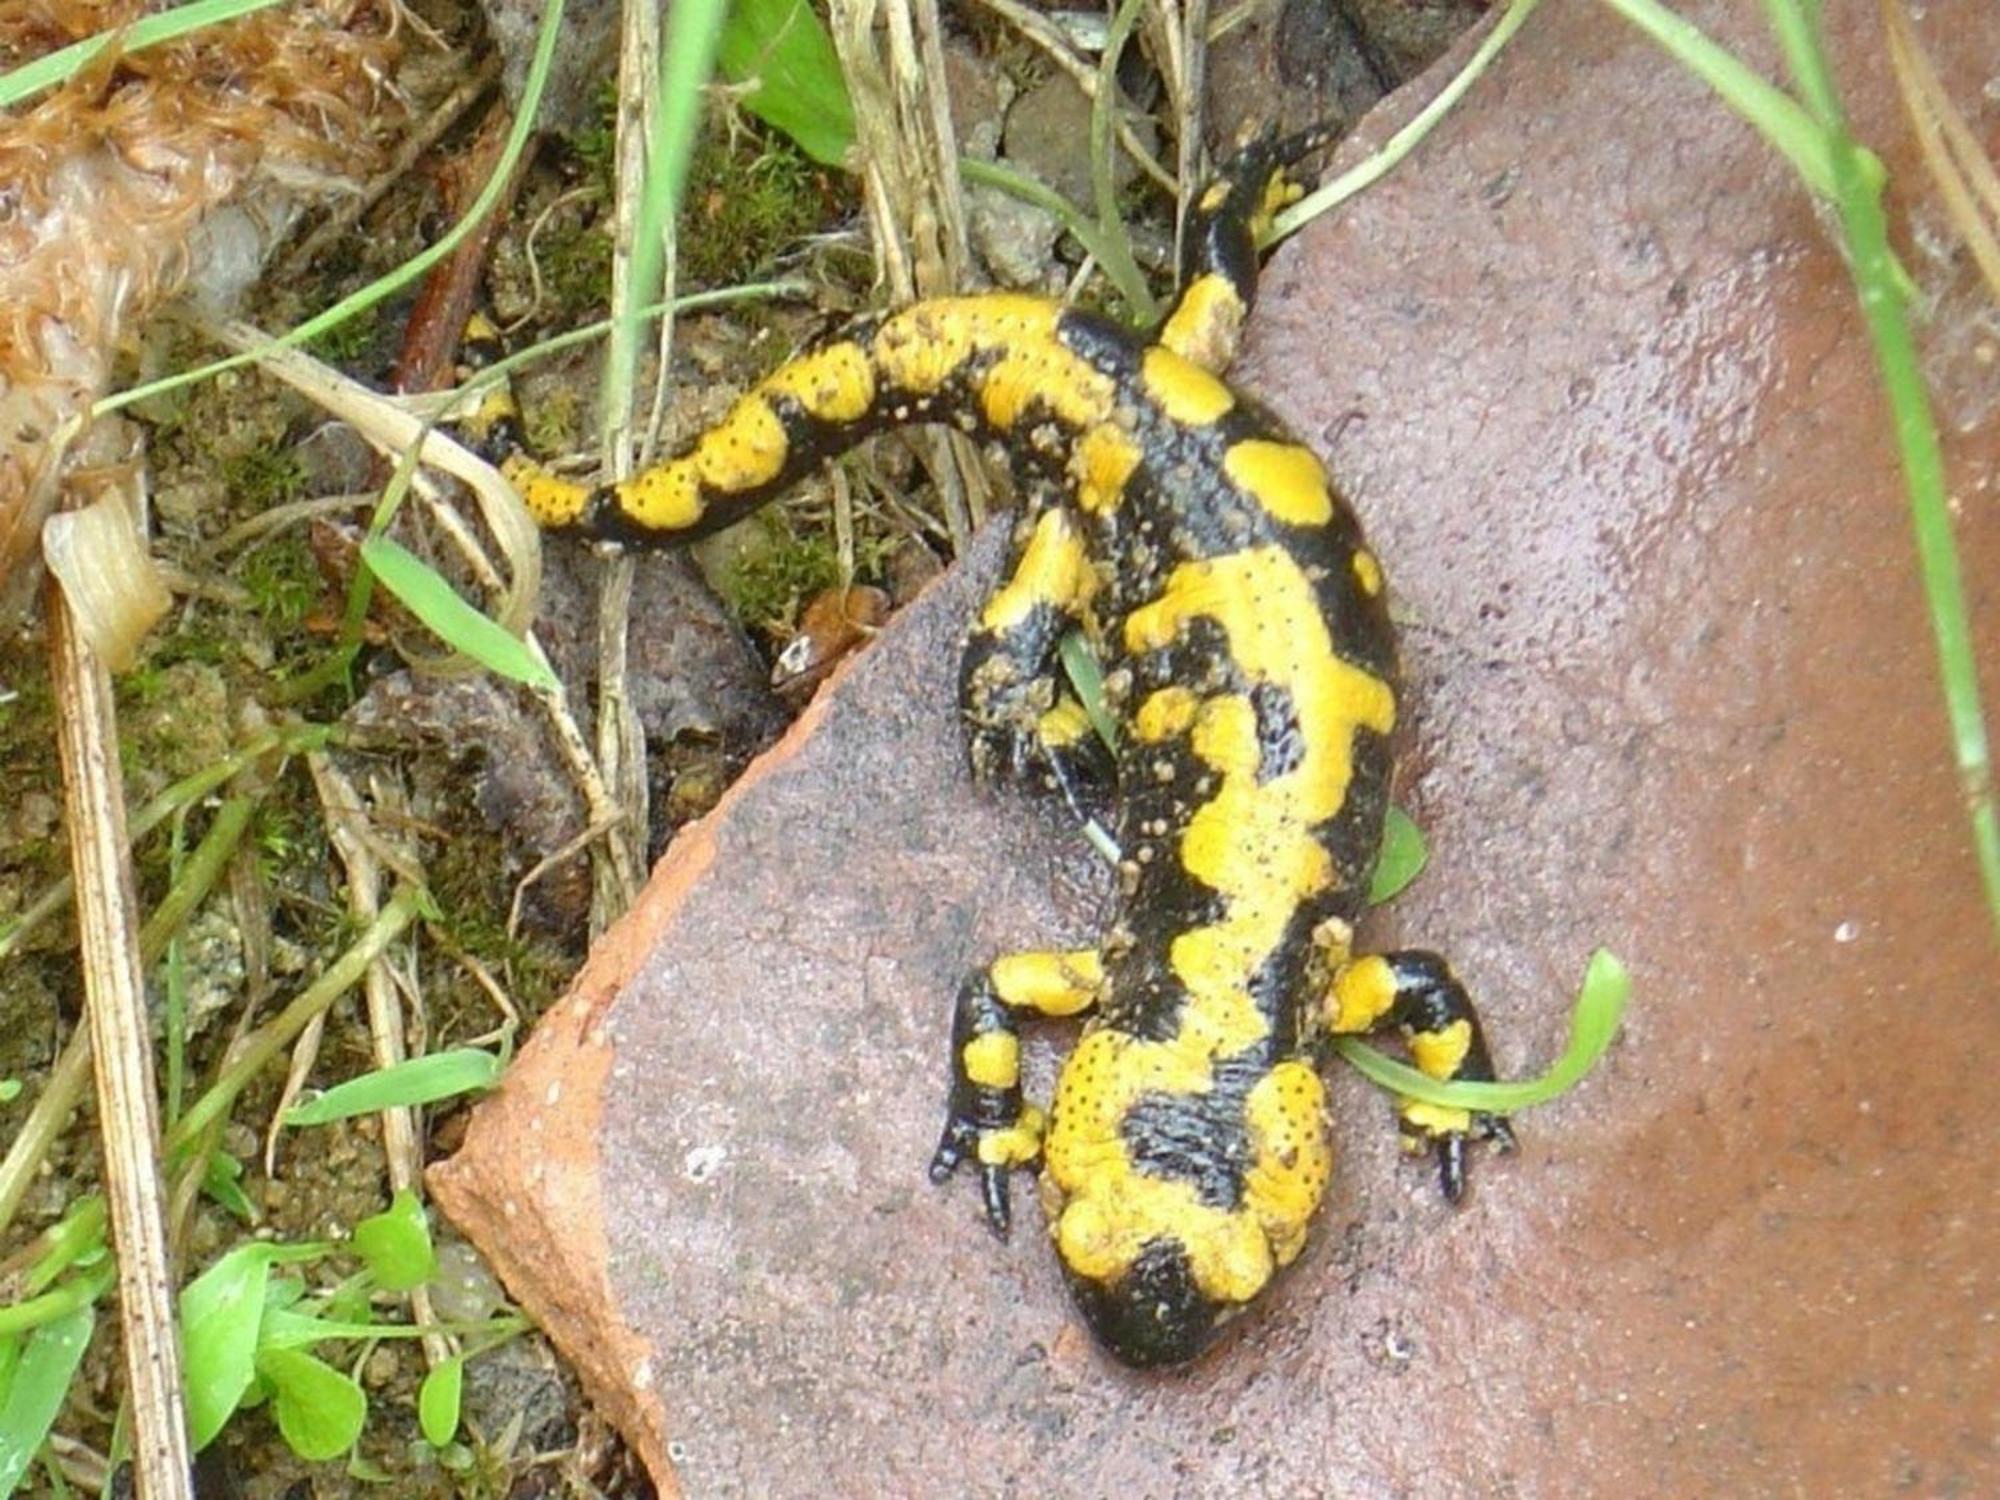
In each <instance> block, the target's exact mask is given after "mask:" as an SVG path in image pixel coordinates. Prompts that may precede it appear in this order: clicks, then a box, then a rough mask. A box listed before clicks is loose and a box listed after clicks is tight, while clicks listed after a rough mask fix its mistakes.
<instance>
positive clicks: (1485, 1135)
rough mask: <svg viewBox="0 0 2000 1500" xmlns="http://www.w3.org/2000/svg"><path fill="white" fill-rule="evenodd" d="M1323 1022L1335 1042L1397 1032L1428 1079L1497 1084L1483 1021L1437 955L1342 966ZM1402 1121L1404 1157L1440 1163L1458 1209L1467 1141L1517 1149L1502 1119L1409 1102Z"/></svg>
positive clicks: (1413, 953)
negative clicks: (1425, 1156) (1421, 1157)
mask: <svg viewBox="0 0 2000 1500" xmlns="http://www.w3.org/2000/svg"><path fill="white" fill-rule="evenodd" d="M1324 1021H1325V1029H1326V1031H1327V1032H1329V1033H1331V1034H1333V1035H1338V1036H1357V1035H1363V1034H1366V1033H1368V1032H1374V1031H1386V1030H1390V1029H1394V1030H1396V1031H1398V1032H1400V1033H1401V1035H1402V1038H1403V1045H1404V1046H1405V1047H1407V1048H1408V1049H1409V1053H1410V1062H1411V1064H1412V1065H1413V1066H1414V1067H1415V1068H1416V1069H1417V1071H1418V1072H1420V1073H1422V1074H1423V1075H1424V1076H1425V1077H1427V1078H1436V1079H1439V1080H1441V1081H1444V1082H1454V1081H1457V1080H1460V1079H1464V1080H1468V1081H1472V1082H1477V1083H1486V1082H1490V1081H1491V1080H1492V1078H1493V1057H1492V1054H1491V1053H1490V1052H1489V1051H1488V1050H1487V1046H1486V1033H1485V1031H1484V1029H1483V1028H1482V1027H1481V1026H1480V1024H1479V1013H1478V1012H1477V1011H1476V1010H1474V1009H1473V1005H1472V998H1471V996H1469V995H1467V994H1466V992H1465V986H1464V985H1463V984H1461V983H1459V981H1458V976H1457V975H1455V974H1453V973H1452V972H1451V968H1450V966H1449V965H1448V964H1446V963H1445V961H1444V960H1443V959H1442V958H1440V957H1439V956H1438V955H1437V954H1435V953H1426V952H1423V951H1421V950H1419V949H1408V950H1405V951H1403V952H1400V953H1387V954H1380V953H1378V954H1370V955H1369V956H1368V957H1366V958H1357V959H1353V960H1351V961H1350V962H1348V963H1345V964H1342V965H1341V967H1340V968H1339V969H1338V970H1337V971H1336V972H1335V974H1334V976H1333V983H1332V984H1331V985H1330V986H1329V987H1328V991H1327V996H1326V1009H1325V1016H1324ZM1397 1114H1398V1116H1399V1118H1400V1120H1401V1123H1402V1133H1403V1147H1404V1149H1405V1150H1407V1151H1410V1152H1412V1153H1419V1152H1429V1153H1431V1154H1433V1155H1435V1156H1436V1158H1437V1163H1438V1181H1439V1185H1440V1186H1441V1187H1442V1188H1443V1189H1444V1195H1445V1197H1446V1198H1448V1199H1449V1200H1450V1201H1451V1202H1453V1203H1456V1202H1458V1200H1459V1199H1460V1198H1462V1197H1463V1196H1464V1195H1465V1143H1466V1142H1467V1141H1468V1140H1488V1141H1492V1142H1494V1143H1495V1144H1497V1145H1498V1146H1499V1147H1500V1148H1501V1149H1502V1150H1503V1151H1511V1150H1512V1149H1513V1147H1514V1132H1513V1129H1512V1128H1511V1127H1510V1126H1509V1125H1508V1124H1507V1121H1506V1120H1505V1119H1504V1118H1503V1117H1501V1116H1499V1115H1489V1114H1483V1113H1479V1112H1476V1111H1472V1110H1463V1109H1447V1108H1445V1107H1443V1106H1441V1105H1436V1104H1427V1103H1425V1102H1424V1101H1423V1100H1421V1099H1407V1098H1406V1099H1404V1100H1403V1101H1402V1102H1401V1104H1400V1105H1399V1106H1398V1109H1397Z"/></svg>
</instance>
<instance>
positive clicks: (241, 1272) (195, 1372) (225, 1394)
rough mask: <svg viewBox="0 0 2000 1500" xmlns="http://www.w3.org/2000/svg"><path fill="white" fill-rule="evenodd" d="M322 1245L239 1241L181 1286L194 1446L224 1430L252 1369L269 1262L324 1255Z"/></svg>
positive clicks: (203, 1444)
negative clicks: (268, 1243)
mask: <svg viewBox="0 0 2000 1500" xmlns="http://www.w3.org/2000/svg"><path fill="white" fill-rule="evenodd" d="M326 1250H327V1247H326V1246H325V1245H318V1244H312V1245H265V1244H249V1245H239V1246H237V1247H236V1248H235V1249H234V1250H231V1251H230V1252H229V1253H228V1254H227V1255H225V1256H223V1257H222V1259H220V1260H218V1261H217V1262H216V1263H215V1264H214V1265H212V1266H210V1267H209V1268H208V1269H207V1270H206V1271H204V1272H202V1273H201V1275H199V1276H197V1277H196V1278H195V1279H194V1280H193V1281H191V1282H189V1283H188V1284H187V1286H186V1287H184V1288H183V1289H182V1291H181V1302H180V1311H181V1358H182V1362H183V1364H184V1366H185V1369H184V1372H183V1376H182V1380H183V1383H184V1384H185V1385H186V1387H187V1397H188V1428H189V1431H190V1433H191V1434H192V1436H193V1438H194V1445H195V1447H196V1448H197V1449H201V1448H205V1447H207V1446H208V1445H209V1443H210V1442H212V1441H214V1438H215V1435H216V1434H217V1433H218V1432H220V1431H222V1424H223V1423H225V1422H227V1421H228V1420H229V1414H230V1413H231V1412H233V1411H235V1410H236V1408H237V1406H238V1405H239V1404H240V1403H241V1402H242V1400H243V1396H244V1393H245V1392H246V1391H248V1390H249V1388H250V1381H251V1377H252V1376H253V1375H254V1374H255V1373H256V1355H257V1334H258V1330H259V1329H260V1328H261V1327H262V1325H263V1321H264V1291H265V1285H266V1283H267V1282H268V1281H269V1279H270V1274H271V1267H272V1266H274V1265H278V1264H281V1263H286V1262H291V1261H299V1260H311V1259H313V1258H314V1257H316V1256H320V1255H324V1254H325V1253H326Z"/></svg>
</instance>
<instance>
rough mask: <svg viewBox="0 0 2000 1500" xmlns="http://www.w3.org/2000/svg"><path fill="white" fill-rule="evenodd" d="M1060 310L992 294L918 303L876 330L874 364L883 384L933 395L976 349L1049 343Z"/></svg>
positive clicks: (1026, 299) (1042, 302)
mask: <svg viewBox="0 0 2000 1500" xmlns="http://www.w3.org/2000/svg"><path fill="white" fill-rule="evenodd" d="M1058 315H1059V309H1058V308H1057V307H1056V305H1055V304H1054V303H1053V302H1050V301H1048V300H1046V299H1045V298H1041V297H1022V296H1011V295H1001V294H991V295H988V296H984V297H940V298H937V299H936V300H934V301H930V302H919V303H917V304H916V305H915V306H914V307H908V308H905V309H904V310H903V311H901V312H899V313H897V314H896V315H895V316H894V317H891V318H889V319H887V320H886V321H885V322H884V323H883V324H882V326H881V327H880V328H878V329H877V330H876V331H875V344H874V355H875V368H876V370H877V372H878V373H879V375H880V378H881V381H882V383H883V384H884V385H888V386H894V387H897V388H899V389H901V390H904V391H908V392H910V393H911V394H912V395H917V396H926V395H932V394H934V393H936V392H937V391H940V390H942V389H943V388H944V385H945V382H947V381H948V380H950V379H951V378H952V377H953V376H954V375H956V374H958V373H959V371H960V369H961V368H962V367H963V366H964V364H965V362H966V360H967V359H969V358H971V356H972V354H973V353H974V352H975V351H976V350H979V349H984V348H1005V349H1011V348H1017V347H1020V346H1021V345H1023V344H1028V343H1036V342H1052V341H1053V340H1054V337H1055V326H1056V318H1057V316H1058Z"/></svg>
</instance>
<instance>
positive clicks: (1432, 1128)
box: [1398, 1099, 1472, 1153]
mask: <svg viewBox="0 0 2000 1500" xmlns="http://www.w3.org/2000/svg"><path fill="white" fill-rule="evenodd" d="M1398 1113H1399V1114H1401V1115H1402V1117H1403V1123H1404V1124H1405V1125H1408V1126H1410V1127H1411V1128H1412V1129H1414V1130H1416V1131H1419V1132H1420V1133H1422V1134H1423V1135H1427V1136H1440V1135H1453V1134H1457V1135H1463V1134H1465V1133H1466V1132H1467V1131H1468V1130H1470V1129H1471V1128H1472V1116H1471V1115H1470V1114H1468V1113H1467V1112H1466V1111H1465V1110H1462V1109H1447V1108H1446V1107H1445V1106H1444V1105H1442V1104H1426V1103H1424V1102H1423V1101H1422V1100H1421V1099H1408V1100H1405V1101H1404V1103H1403V1107H1402V1109H1401V1110H1399V1111H1398ZM1404 1145H1405V1147H1406V1148H1407V1149H1408V1150H1409V1151H1411V1152H1413V1153H1414V1152H1418V1151H1421V1150H1423V1149H1424V1148H1423V1144H1422V1142H1421V1141H1407V1140H1406V1141H1405V1142H1404Z"/></svg>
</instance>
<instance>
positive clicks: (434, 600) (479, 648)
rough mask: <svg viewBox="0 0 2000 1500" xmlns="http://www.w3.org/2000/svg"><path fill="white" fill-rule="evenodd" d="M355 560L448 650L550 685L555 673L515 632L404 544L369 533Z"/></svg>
mask: <svg viewBox="0 0 2000 1500" xmlns="http://www.w3.org/2000/svg"><path fill="white" fill-rule="evenodd" d="M361 560H362V561H363V562H364V563H366V564H368V570H369V571H370V572H371V573H373V574H374V575H375V576H376V577H377V578H378V579H380V580H381V581H382V586H383V587H384V588H386V589H387V590H388V591H389V592H390V593H392V594H394V595H395V596H396V597H397V598H398V599H399V600H401V601H402V604H403V607H404V608H405V609H407V610H409V612H410V613H411V614H413V615H415V616H416V617H417V618H418V619H419V620H422V621H423V622H424V623H425V624H426V625H428V626H430V628H431V629H432V630H433V631H435V632H436V633H437V635H438V637H439V638H440V639H441V640H443V641H444V643H445V644H446V645H448V646H450V647H451V648H452V649H453V650H454V651H461V652H463V653H464V654H465V655H467V656H469V657H471V658H472V659H473V660H474V661H476V662H478V663H479V664H480V665H481V666H482V667H484V668H486V669H487V670H488V671H489V672H496V673H498V674H499V675H500V676H502V677H506V678H510V679H512V680H513V681H515V682H524V683H526V684H527V685H528V686H529V687H532V688H540V689H542V690H543V691H553V690H554V689H555V687H556V685H557V684H556V679H555V674H553V673H552V672H550V671H549V669H548V668H547V667H545V666H543V665H542V663H541V662H540V661H538V660H536V659H535V656H534V653H532V652H531V651H529V650H528V648H527V647H526V646H525V645H524V644H522V642H521V641H520V639H519V638H518V637H516V636H512V635H509V634H508V633H507V631H505V630H504V629H502V628H501V627H500V626H499V625H496V624H495V623H494V622H493V621H492V620H490V619H488V618H487V617H486V616H485V615H482V614H481V613H480V612H479V611H478V610H476V609H474V608H473V607H472V606H471V605H470V604H467V603H466V602H465V601H464V600H463V599H461V598H459V596H458V593H457V591H456V590H454V589H453V588H452V586H451V585H450V584H448V583H446V582H445V581H444V580H443V579H442V578H440V577H439V576H438V575H437V573H436V572H435V571H434V570H433V569H432V568H431V567H430V565H429V564H427V563H425V562H424V561H423V560H422V559H421V558H419V557H417V556H416V554H415V553H413V552H411V551H410V550H409V549H408V548H406V547H403V546H401V545H400V544H398V543H396V542H393V541H391V540H389V538H388V537H385V536H371V537H370V538H368V540H367V541H365V542H363V543H362V544H361Z"/></svg>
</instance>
